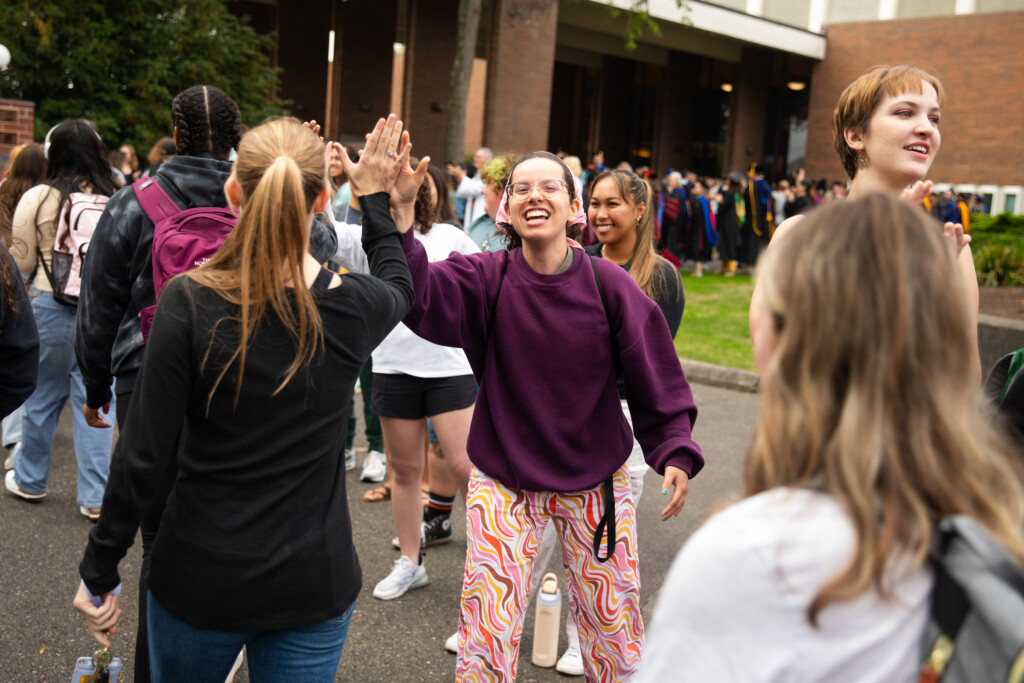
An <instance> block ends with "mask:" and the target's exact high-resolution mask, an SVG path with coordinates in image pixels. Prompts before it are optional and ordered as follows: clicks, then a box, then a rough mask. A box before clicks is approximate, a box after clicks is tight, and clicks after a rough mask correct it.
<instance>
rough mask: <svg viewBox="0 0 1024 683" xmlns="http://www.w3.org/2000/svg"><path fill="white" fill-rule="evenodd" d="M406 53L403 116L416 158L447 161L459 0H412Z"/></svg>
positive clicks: (436, 161) (435, 161)
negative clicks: (447, 124) (446, 129)
mask: <svg viewBox="0 0 1024 683" xmlns="http://www.w3.org/2000/svg"><path fill="white" fill-rule="evenodd" d="M409 4H410V7H409V41H408V44H407V46H406V50H405V88H404V92H403V95H402V108H403V112H402V117H403V121H404V122H405V124H406V126H407V127H408V128H409V130H410V131H411V133H412V136H413V140H412V144H413V151H412V153H413V154H414V155H415V156H418V157H422V156H425V155H428V154H429V155H430V157H431V159H432V160H433V161H434V163H435V164H436V163H438V162H442V163H443V162H444V127H445V121H446V120H447V113H446V111H445V107H446V105H447V104H448V93H449V91H450V83H451V73H452V63H453V62H454V61H455V50H456V43H457V41H456V27H457V25H458V9H459V3H458V0H411V1H410V3H409Z"/></svg>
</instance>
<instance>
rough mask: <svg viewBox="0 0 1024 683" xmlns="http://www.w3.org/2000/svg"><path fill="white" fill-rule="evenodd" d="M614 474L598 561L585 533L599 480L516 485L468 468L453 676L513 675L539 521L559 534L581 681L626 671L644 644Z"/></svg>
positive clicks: (631, 550) (598, 513)
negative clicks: (612, 534) (609, 535)
mask: <svg viewBox="0 0 1024 683" xmlns="http://www.w3.org/2000/svg"><path fill="white" fill-rule="evenodd" d="M613 482H614V491H615V527H616V540H617V542H616V546H615V553H614V555H612V557H611V559H609V560H608V561H607V562H604V563H599V562H598V561H597V559H596V558H595V557H594V549H593V538H594V531H595V529H596V528H597V525H598V523H599V522H600V520H601V517H602V515H603V513H604V500H603V498H604V496H603V493H602V488H603V486H602V485H598V486H596V487H594V488H592V489H587V490H585V491H577V492H574V493H553V492H549V491H521V490H517V489H512V488H509V487H507V486H505V485H503V484H501V483H500V482H498V481H495V480H494V479H492V478H490V477H488V476H487V475H485V474H483V473H481V472H480V471H479V470H474V471H473V475H472V476H471V477H470V480H469V496H468V498H467V500H466V510H467V531H466V534H467V541H468V548H467V551H466V573H465V577H464V578H463V583H462V610H461V614H460V616H459V657H458V664H457V665H456V674H455V680H456V681H461V682H463V683H469V682H471V681H472V682H474V683H475V682H476V681H513V680H515V677H516V666H517V663H518V659H519V642H520V640H521V638H522V630H523V615H524V613H525V610H526V605H527V600H528V598H529V595H530V579H531V576H532V573H533V569H534V566H533V565H534V558H535V557H536V556H537V548H538V546H539V544H540V539H541V535H542V534H543V532H544V527H545V526H546V525H547V524H548V522H552V523H553V524H554V525H555V529H556V530H557V532H558V537H559V540H560V541H561V546H562V562H563V564H564V566H565V569H566V578H567V584H566V585H567V588H568V595H569V607H570V609H571V610H572V614H573V616H574V617H575V620H576V625H577V627H578V629H579V636H580V644H581V648H582V653H583V662H584V669H585V672H586V678H587V680H588V681H625V680H629V678H630V676H631V675H632V674H633V672H634V671H635V670H636V669H637V667H638V666H639V665H640V655H641V653H642V652H643V646H644V627H643V622H642V620H641V618H640V573H639V570H638V567H637V554H636V515H635V511H634V508H633V500H632V496H631V495H630V490H629V472H628V470H627V469H626V467H625V466H623V467H622V468H620V469H619V470H618V471H617V472H616V473H615V474H614V477H613ZM601 550H602V553H604V552H605V548H604V544H602V549H601Z"/></svg>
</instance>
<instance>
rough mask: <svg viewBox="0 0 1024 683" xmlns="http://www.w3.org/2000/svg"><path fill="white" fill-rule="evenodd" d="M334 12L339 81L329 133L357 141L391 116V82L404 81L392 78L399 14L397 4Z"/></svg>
mask: <svg viewBox="0 0 1024 683" xmlns="http://www.w3.org/2000/svg"><path fill="white" fill-rule="evenodd" d="M336 11H337V13H338V17H337V18H338V20H339V21H338V23H339V25H338V27H337V28H336V29H335V31H336V33H335V41H336V42H335V47H334V55H335V56H334V59H335V63H334V70H335V71H336V72H337V73H336V75H335V76H336V79H337V80H336V81H335V84H334V91H333V93H332V99H333V103H332V111H331V120H330V121H329V122H328V123H329V124H330V125H329V129H328V134H329V135H330V136H331V137H333V138H338V139H352V138H355V139H361V138H362V136H363V135H364V134H365V133H367V132H368V131H371V130H373V126H374V125H375V124H376V123H377V119H379V118H380V117H382V116H387V115H388V114H389V113H390V111H391V81H392V78H394V77H397V78H399V79H401V78H402V75H401V73H398V74H394V73H393V65H394V42H395V25H396V22H397V14H398V10H397V6H396V3H388V2H365V1H364V2H346V3H343V4H338V5H337V7H336ZM369 27H373V30H368V29H369ZM395 113H396V114H397V113H398V112H395Z"/></svg>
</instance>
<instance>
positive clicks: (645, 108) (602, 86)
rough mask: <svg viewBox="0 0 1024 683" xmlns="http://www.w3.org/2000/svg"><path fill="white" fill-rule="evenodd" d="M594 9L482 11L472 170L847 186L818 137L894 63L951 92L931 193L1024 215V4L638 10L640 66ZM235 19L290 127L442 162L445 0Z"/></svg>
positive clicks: (556, 6) (239, 7) (369, 0)
mask: <svg viewBox="0 0 1024 683" xmlns="http://www.w3.org/2000/svg"><path fill="white" fill-rule="evenodd" d="M609 4H611V5H616V6H619V7H628V6H629V4H630V3H629V2H628V0H604V1H603V2H601V1H597V0H581V2H578V3H572V2H562V1H560V0H484V2H483V15H482V18H481V24H480V32H479V38H478V47H477V60H476V67H475V70H474V86H473V88H472V90H471V95H470V107H469V114H468V122H467V134H466V139H465V149H466V151H467V152H468V153H472V151H473V149H474V148H475V147H476V146H477V145H480V144H483V145H487V146H489V147H491V148H492V149H494V151H495V152H497V153H502V152H515V153H522V152H526V151H531V150H534V149H542V148H544V149H551V150H554V149H556V148H562V149H564V150H565V151H566V152H568V153H571V154H577V155H578V156H580V157H581V158H582V159H583V160H584V163H586V161H587V160H588V159H589V158H590V156H591V155H592V154H593V153H594V152H596V151H599V150H600V151H603V152H604V153H605V157H606V160H607V161H608V163H610V164H615V163H617V162H618V161H621V160H627V161H630V162H631V163H633V164H634V165H641V164H644V165H649V166H652V167H654V168H657V169H666V168H669V167H672V168H677V169H680V168H692V169H694V170H696V171H698V172H701V173H706V174H716V175H717V174H721V173H723V172H726V171H728V170H730V169H741V170H742V169H746V168H747V167H748V166H749V164H750V163H751V162H754V161H758V162H761V163H762V164H764V166H765V167H766V168H767V169H768V173H769V175H770V176H774V177H781V176H782V175H784V174H785V173H787V172H788V171H791V170H793V169H795V168H797V167H800V166H805V167H806V168H807V172H808V175H809V176H810V177H814V178H827V179H829V180H835V179H844V176H843V174H842V169H841V167H840V166H839V163H838V161H837V160H836V158H835V154H834V152H833V151H832V144H831V130H830V125H831V124H830V114H831V110H832V106H833V105H834V103H835V101H836V98H837V96H838V94H839V92H840V91H841V89H842V88H843V87H844V86H845V85H846V84H847V83H849V82H850V81H851V80H852V79H853V78H855V77H856V76H857V75H859V74H860V73H862V72H863V71H865V70H866V69H867V68H869V67H871V66H873V65H874V64H878V63H903V62H909V63H914V64H917V65H919V66H923V67H926V68H929V69H931V70H933V71H935V72H936V73H937V74H938V76H939V77H940V79H941V80H942V81H943V83H944V84H945V86H946V90H947V101H946V107H945V110H944V112H943V123H942V132H943V146H942V152H941V153H940V154H939V157H938V161H937V162H936V164H935V166H934V168H933V173H932V178H933V179H934V180H935V181H936V182H937V183H939V184H953V185H955V186H956V187H957V188H958V189H963V190H970V191H978V192H981V193H983V194H986V195H987V196H988V199H989V200H990V201H989V205H990V206H991V208H992V210H993V211H1001V210H1005V209H1009V210H1013V211H1015V212H1018V213H1020V212H1024V196H1022V189H1021V185H1022V184H1024V180H1022V179H1021V177H1020V172H1019V170H1018V168H1019V164H1018V163H1017V159H1019V158H1020V157H1021V152H1022V151H1024V150H1022V149H1021V147H1022V146H1024V136H1022V135H1021V133H1022V130H1021V128H1022V126H1024V123H1022V122H1024V88H1022V87H1021V85H1022V83H1021V80H1020V79H1021V73H1022V71H1021V67H1022V66H1024V47H1022V44H1021V43H1020V41H1019V40H1015V38H1016V37H1017V36H1019V35H1021V29H1022V28H1024V0H718V1H716V2H700V1H698V0H687V2H686V3H685V7H683V8H680V7H679V5H678V4H677V2H676V0H649V9H650V11H651V14H652V16H653V17H654V18H655V19H656V20H657V21H658V23H659V25H660V28H661V35H660V36H654V35H645V36H643V37H642V38H641V39H640V41H639V45H638V47H637V49H636V50H635V51H626V50H625V49H624V47H623V42H624V41H623V34H624V29H625V25H624V18H623V17H621V16H620V17H619V18H618V19H617V20H609V19H608V17H607V16H606V6H607V5H609ZM231 7H232V9H233V11H236V12H239V13H242V14H246V15H248V16H250V17H251V19H252V21H253V24H254V25H255V26H256V28H257V29H258V30H261V31H270V30H274V31H276V32H277V34H278V48H277V51H276V55H275V59H276V61H277V64H278V65H279V66H280V67H282V68H283V70H284V76H283V84H282V92H281V95H282V96H284V97H286V98H289V99H291V100H293V101H294V103H295V112H296V114H297V115H298V116H301V117H303V118H316V119H317V120H320V121H325V122H326V127H327V131H328V134H329V135H330V136H332V137H337V138H341V139H346V138H348V139H357V138H358V137H359V136H361V134H362V133H363V132H365V131H366V130H368V129H369V128H370V127H371V126H372V125H373V122H374V121H375V120H376V119H377V117H378V116H380V115H381V114H383V113H385V112H387V111H389V110H395V111H396V112H397V113H399V114H400V115H401V116H402V118H403V119H404V120H405V122H406V124H407V125H408V126H409V127H410V130H412V131H413V132H414V143H415V145H416V153H417V154H421V155H422V154H430V155H431V156H432V157H433V158H434V159H436V160H440V159H441V157H442V154H443V138H444V126H445V116H446V111H445V108H446V107H445V104H446V102H447V101H448V81H449V75H450V70H451V64H452V61H453V59H454V56H455V49H456V43H457V35H456V26H457V10H458V0H346V1H345V2H340V1H338V0H303V1H302V2H300V3H298V4H295V3H292V4H290V5H288V6H287V7H286V8H285V7H282V6H279V5H278V3H277V0H241V1H240V2H236V3H232V5H231ZM332 30H333V32H334V36H335V45H334V46H335V50H334V62H333V64H331V65H328V62H327V54H328V42H329V35H330V31H332ZM396 48H397V49H396ZM328 86H329V87H328Z"/></svg>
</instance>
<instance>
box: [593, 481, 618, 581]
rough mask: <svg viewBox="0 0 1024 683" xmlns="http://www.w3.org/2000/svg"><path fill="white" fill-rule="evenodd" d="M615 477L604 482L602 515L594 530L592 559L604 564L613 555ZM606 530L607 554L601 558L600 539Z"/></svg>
mask: <svg viewBox="0 0 1024 683" xmlns="http://www.w3.org/2000/svg"><path fill="white" fill-rule="evenodd" d="M614 479H615V475H614V474H613V475H612V476H610V477H608V478H607V479H605V480H604V487H603V488H604V514H603V515H601V521H600V522H598V523H597V529H595V530H594V559H596V560H597V561H598V562H600V563H602V564H603V563H605V562H607V561H608V560H610V559H611V558H612V555H614V554H615V481H614ZM606 529H607V530H608V547H607V553H606V554H605V556H604V557H601V537H602V536H604V532H605V530H606Z"/></svg>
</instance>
